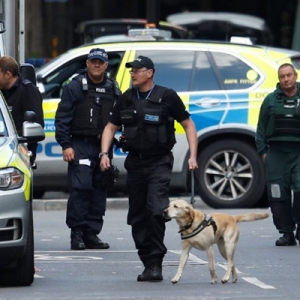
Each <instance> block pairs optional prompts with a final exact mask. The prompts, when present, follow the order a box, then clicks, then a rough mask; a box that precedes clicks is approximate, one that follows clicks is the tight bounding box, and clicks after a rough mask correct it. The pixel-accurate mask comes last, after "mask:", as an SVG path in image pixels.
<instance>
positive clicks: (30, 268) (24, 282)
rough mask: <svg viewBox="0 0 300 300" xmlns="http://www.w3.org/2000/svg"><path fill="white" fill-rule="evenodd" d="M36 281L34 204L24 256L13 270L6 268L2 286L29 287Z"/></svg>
mask: <svg viewBox="0 0 300 300" xmlns="http://www.w3.org/2000/svg"><path fill="white" fill-rule="evenodd" d="M33 280H34V239H33V214H32V204H31V202H30V205H29V220H28V228H27V241H26V250H25V253H24V256H23V257H22V258H21V259H19V260H17V262H16V264H14V265H13V267H11V268H5V269H2V270H1V273H0V284H1V285H2V286H29V285H31V284H32V282H33Z"/></svg>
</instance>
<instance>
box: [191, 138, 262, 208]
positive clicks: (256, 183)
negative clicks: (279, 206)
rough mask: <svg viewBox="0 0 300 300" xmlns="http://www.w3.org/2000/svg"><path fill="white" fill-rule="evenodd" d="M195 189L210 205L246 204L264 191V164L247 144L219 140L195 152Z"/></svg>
mask: <svg viewBox="0 0 300 300" xmlns="http://www.w3.org/2000/svg"><path fill="white" fill-rule="evenodd" d="M198 165H199V169H198V170H197V173H196V176H197V182H198V187H197V190H198V193H199V196H200V198H201V199H202V201H203V202H205V203H206V204H207V205H209V206H210V207H212V208H249V207H253V206H254V205H255V204H256V203H257V202H259V201H260V198H261V197H262V195H263V193H264V191H265V171H264V165H263V162H262V160H261V158H260V157H259V155H258V153H257V152H256V150H255V149H254V147H253V146H251V145H250V144H248V143H246V142H243V141H239V140H235V139H226V140H219V141H217V142H214V143H212V144H210V145H208V146H207V147H206V148H205V149H203V150H201V151H200V153H199V155H198Z"/></svg>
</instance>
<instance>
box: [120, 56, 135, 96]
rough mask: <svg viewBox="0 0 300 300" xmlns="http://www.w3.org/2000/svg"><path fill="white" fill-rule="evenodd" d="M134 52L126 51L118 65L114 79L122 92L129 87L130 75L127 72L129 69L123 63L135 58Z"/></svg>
mask: <svg viewBox="0 0 300 300" xmlns="http://www.w3.org/2000/svg"><path fill="white" fill-rule="evenodd" d="M135 53H136V52H135V51H126V53H125V55H124V57H123V60H122V63H121V64H120V66H119V71H118V75H117V77H116V80H117V82H118V83H119V85H120V90H121V91H122V92H123V93H124V92H125V91H126V90H127V89H129V88H130V87H131V76H130V74H129V72H128V71H129V69H127V68H126V67H125V64H126V63H127V62H128V61H133V60H134V59H135Z"/></svg>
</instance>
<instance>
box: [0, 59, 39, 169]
mask: <svg viewBox="0 0 300 300" xmlns="http://www.w3.org/2000/svg"><path fill="white" fill-rule="evenodd" d="M0 89H1V92H2V94H3V96H4V98H5V100H6V102H7V105H8V106H9V108H10V111H11V114H12V117H13V120H14V123H15V126H16V129H17V132H18V134H19V135H22V127H23V122H24V121H25V120H24V113H25V112H26V111H33V112H35V115H36V120H35V121H36V122H37V123H39V124H41V126H42V127H44V113H43V98H42V95H41V93H40V91H39V89H38V88H37V87H36V86H35V85H34V84H33V83H32V82H31V81H29V80H28V79H25V78H24V77H23V76H22V75H21V74H20V68H19V65H18V63H17V61H16V60H15V59H14V58H13V57H11V56H2V57H0ZM27 148H28V150H29V151H31V154H32V155H31V156H30V163H31V165H32V166H34V165H35V159H36V150H37V143H28V145H27Z"/></svg>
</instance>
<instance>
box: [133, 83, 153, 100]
mask: <svg viewBox="0 0 300 300" xmlns="http://www.w3.org/2000/svg"><path fill="white" fill-rule="evenodd" d="M154 87H155V84H154V85H153V86H152V88H151V90H150V91H149V93H148V95H147V96H146V98H145V100H147V99H148V98H149V97H150V95H151V93H152V91H153V89H154ZM136 96H137V98H138V99H139V100H140V92H139V90H138V89H136Z"/></svg>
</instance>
